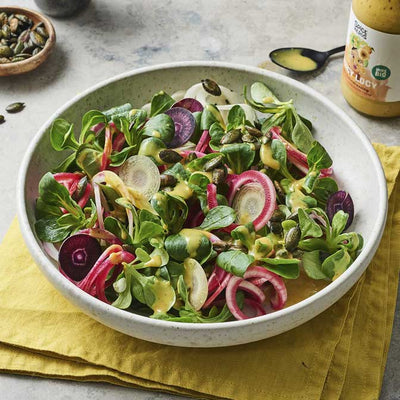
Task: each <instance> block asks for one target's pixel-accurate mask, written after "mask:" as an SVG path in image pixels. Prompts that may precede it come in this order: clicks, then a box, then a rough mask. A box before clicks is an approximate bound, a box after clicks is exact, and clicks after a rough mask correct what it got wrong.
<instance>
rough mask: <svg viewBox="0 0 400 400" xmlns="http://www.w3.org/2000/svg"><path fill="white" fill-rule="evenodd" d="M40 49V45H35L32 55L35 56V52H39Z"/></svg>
mask: <svg viewBox="0 0 400 400" xmlns="http://www.w3.org/2000/svg"><path fill="white" fill-rule="evenodd" d="M41 50H42V49H41V48H40V47H36V48H35V50H33V51H32V55H33V56H36V54H37V53H39V52H40V51H41Z"/></svg>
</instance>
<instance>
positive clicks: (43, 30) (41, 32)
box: [36, 26, 49, 39]
mask: <svg viewBox="0 0 400 400" xmlns="http://www.w3.org/2000/svg"><path fill="white" fill-rule="evenodd" d="M36 32H37V33H38V34H39V35H40V36H42V37H44V38H45V39H48V37H49V34H48V33H47V31H46V28H43V27H42V26H39V27H36Z"/></svg>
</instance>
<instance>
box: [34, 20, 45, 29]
mask: <svg viewBox="0 0 400 400" xmlns="http://www.w3.org/2000/svg"><path fill="white" fill-rule="evenodd" d="M43 26H44V22H42V21H40V22H39V23H38V24H37V25H36V28H41V27H43Z"/></svg>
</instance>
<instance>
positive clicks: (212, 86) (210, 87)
mask: <svg viewBox="0 0 400 400" xmlns="http://www.w3.org/2000/svg"><path fill="white" fill-rule="evenodd" d="M201 84H202V85H203V89H204V90H205V91H206V92H207V93H210V94H212V95H213V96H221V88H220V87H219V86H218V84H217V82H215V81H213V80H212V79H202V80H201Z"/></svg>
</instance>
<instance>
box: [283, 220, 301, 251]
mask: <svg viewBox="0 0 400 400" xmlns="http://www.w3.org/2000/svg"><path fill="white" fill-rule="evenodd" d="M300 236H301V231H300V228H299V226H298V225H296V226H294V227H293V228H291V229H289V231H288V233H287V234H286V236H285V247H286V249H287V250H288V251H290V252H292V251H294V250H295V249H296V247H297V246H298V244H299V241H300Z"/></svg>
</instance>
